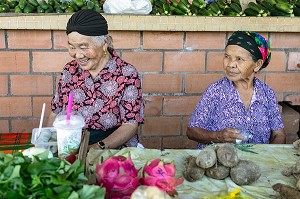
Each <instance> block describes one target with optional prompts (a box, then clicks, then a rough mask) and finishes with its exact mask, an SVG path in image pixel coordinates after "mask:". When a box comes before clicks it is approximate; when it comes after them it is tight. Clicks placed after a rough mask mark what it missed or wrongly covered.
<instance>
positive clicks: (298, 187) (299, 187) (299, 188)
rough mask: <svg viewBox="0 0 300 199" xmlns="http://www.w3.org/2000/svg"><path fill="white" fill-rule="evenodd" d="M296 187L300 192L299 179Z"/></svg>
mask: <svg viewBox="0 0 300 199" xmlns="http://www.w3.org/2000/svg"><path fill="white" fill-rule="evenodd" d="M296 187H297V189H298V190H300V179H298V181H297V184H296Z"/></svg>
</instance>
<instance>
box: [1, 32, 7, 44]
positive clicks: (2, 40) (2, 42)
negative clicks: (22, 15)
mask: <svg viewBox="0 0 300 199" xmlns="http://www.w3.org/2000/svg"><path fill="white" fill-rule="evenodd" d="M5 47H6V46H5V35H4V30H0V48H5Z"/></svg>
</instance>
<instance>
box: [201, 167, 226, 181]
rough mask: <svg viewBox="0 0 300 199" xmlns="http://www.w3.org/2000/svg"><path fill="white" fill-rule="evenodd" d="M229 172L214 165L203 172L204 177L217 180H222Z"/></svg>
mask: <svg viewBox="0 0 300 199" xmlns="http://www.w3.org/2000/svg"><path fill="white" fill-rule="evenodd" d="M229 172H230V168H228V167H225V166H223V165H221V164H219V165H218V164H215V166H213V167H211V168H209V169H206V170H205V175H206V176H208V177H211V178H214V179H217V180H222V179H225V178H226V177H227V176H229Z"/></svg>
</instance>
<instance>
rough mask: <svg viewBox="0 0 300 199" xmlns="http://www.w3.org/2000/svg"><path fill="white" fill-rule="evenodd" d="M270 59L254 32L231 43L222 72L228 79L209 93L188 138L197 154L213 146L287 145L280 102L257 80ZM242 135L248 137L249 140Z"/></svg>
mask: <svg viewBox="0 0 300 199" xmlns="http://www.w3.org/2000/svg"><path fill="white" fill-rule="evenodd" d="M270 58H271V50H270V45H269V42H268V41H267V40H266V39H265V38H263V37H262V36H261V35H259V34H258V33H255V32H249V31H237V32H234V33H233V34H232V35H231V36H230V38H229V39H228V42H227V45H226V48H225V53H224V58H223V69H224V72H225V75H226V77H223V78H222V79H220V80H219V81H217V82H215V83H212V84H211V85H210V86H208V88H207V89H206V90H205V91H204V93H203V95H202V97H201V99H200V101H199V102H198V104H197V106H196V108H195V110H194V112H193V114H192V116H191V118H190V121H189V124H188V128H187V136H188V137H189V139H191V140H194V141H197V142H198V145H197V148H198V149H202V148H204V147H205V146H206V145H207V144H210V143H222V142H229V143H230V142H231V143H235V142H236V141H237V140H242V141H244V143H257V144H267V143H270V144H280V143H285V132H284V126H283V123H282V119H281V115H280V111H279V107H278V102H277V100H276V97H275V93H274V91H273V90H272V88H271V87H269V86H268V85H266V84H265V83H263V82H262V81H260V80H259V79H258V78H256V77H255V73H256V72H258V71H259V70H261V69H262V68H265V67H267V65H268V64H269V61H270ZM242 133H247V134H248V135H250V136H249V139H245V137H243V136H242Z"/></svg>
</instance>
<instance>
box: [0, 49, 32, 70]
mask: <svg viewBox="0 0 300 199" xmlns="http://www.w3.org/2000/svg"><path fill="white" fill-rule="evenodd" d="M0 72H4V73H10V72H12V73H14V72H29V53H28V52H20V51H18V52H17V51H10V52H1V53H0Z"/></svg>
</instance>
